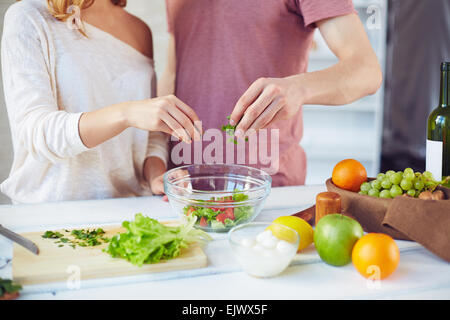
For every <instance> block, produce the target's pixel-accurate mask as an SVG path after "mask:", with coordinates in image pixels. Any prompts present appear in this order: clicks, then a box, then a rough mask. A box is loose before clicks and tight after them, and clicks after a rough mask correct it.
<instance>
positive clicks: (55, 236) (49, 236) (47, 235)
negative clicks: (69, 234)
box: [42, 231, 63, 239]
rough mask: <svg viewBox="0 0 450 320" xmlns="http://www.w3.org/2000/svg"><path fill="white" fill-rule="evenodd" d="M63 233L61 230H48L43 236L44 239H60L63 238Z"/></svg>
mask: <svg viewBox="0 0 450 320" xmlns="http://www.w3.org/2000/svg"><path fill="white" fill-rule="evenodd" d="M62 237H63V235H62V234H61V233H59V232H54V231H46V232H45V233H44V234H43V235H42V238H44V239H59V238H62Z"/></svg>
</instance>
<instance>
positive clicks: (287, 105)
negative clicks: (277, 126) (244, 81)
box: [230, 77, 303, 136]
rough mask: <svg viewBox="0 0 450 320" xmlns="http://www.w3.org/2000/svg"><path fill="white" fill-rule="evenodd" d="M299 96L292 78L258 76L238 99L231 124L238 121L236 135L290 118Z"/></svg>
mask: <svg viewBox="0 0 450 320" xmlns="http://www.w3.org/2000/svg"><path fill="white" fill-rule="evenodd" d="M302 96H303V94H302V90H299V87H298V86H297V83H296V80H295V78H294V77H288V78H280V79H277V78H260V79H258V80H256V81H255V82H254V83H253V84H252V85H251V86H250V87H249V88H248V90H247V91H246V92H245V93H244V94H243V95H242V97H241V98H240V99H239V101H238V102H237V104H236V106H235V108H234V110H233V113H232V114H231V117H230V124H232V125H234V124H237V127H236V135H237V136H245V134H246V132H247V131H248V130H249V129H254V130H259V129H263V128H266V127H267V126H269V125H270V124H272V123H274V122H276V121H278V120H285V119H290V118H292V117H293V116H294V115H295V114H296V113H297V111H298V109H299V107H300V106H301V105H302V100H303V99H302Z"/></svg>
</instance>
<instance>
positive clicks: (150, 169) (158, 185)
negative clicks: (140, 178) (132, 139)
mask: <svg viewBox="0 0 450 320" xmlns="http://www.w3.org/2000/svg"><path fill="white" fill-rule="evenodd" d="M166 169H167V168H166V164H165V163H164V162H163V161H162V160H161V159H160V158H158V157H149V158H147V159H146V160H145V162H144V178H145V180H147V182H148V185H149V187H150V190H151V191H152V193H153V194H156V195H161V194H164V180H163V177H164V172H166Z"/></svg>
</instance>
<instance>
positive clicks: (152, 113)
mask: <svg viewBox="0 0 450 320" xmlns="http://www.w3.org/2000/svg"><path fill="white" fill-rule="evenodd" d="M196 121H199V119H198V117H197V114H196V113H195V112H194V110H192V108H190V107H189V106H188V105H186V104H185V103H184V102H182V101H181V100H180V99H178V98H177V97H175V96H173V95H169V96H165V97H159V98H153V99H147V100H142V101H131V102H124V103H119V104H115V105H111V106H108V107H104V108H101V109H98V110H95V111H91V112H85V113H83V114H82V116H81V117H80V121H79V124H78V130H79V133H80V138H81V140H82V141H83V143H84V145H85V146H86V147H88V148H94V147H96V146H98V145H100V144H102V143H103V142H105V141H107V140H109V139H111V138H113V137H115V136H116V135H118V134H120V133H121V132H122V131H124V130H125V129H127V128H129V127H135V128H138V129H143V130H147V131H163V132H166V133H168V134H170V135H173V136H175V137H177V138H178V139H180V140H183V141H184V142H187V143H190V142H191V141H192V140H196V141H197V140H200V139H201V131H200V129H199V128H196V127H195V122H196Z"/></svg>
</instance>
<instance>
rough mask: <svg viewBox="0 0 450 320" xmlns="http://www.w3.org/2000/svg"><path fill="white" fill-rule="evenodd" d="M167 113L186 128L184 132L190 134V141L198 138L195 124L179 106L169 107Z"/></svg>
mask: <svg viewBox="0 0 450 320" xmlns="http://www.w3.org/2000/svg"><path fill="white" fill-rule="evenodd" d="M167 111H168V112H169V114H170V115H171V116H172V117H173V118H174V119H175V120H176V121H177V122H178V123H179V124H180V125H181V126H182V127H183V128H184V130H185V131H186V132H187V133H188V134H189V138H190V140H193V139H194V137H196V134H195V128H194V124H193V123H192V121H191V119H190V118H188V117H187V115H186V114H184V113H183V112H182V111H181V110H180V109H178V107H177V106H175V105H174V106H169V107H168V109H167Z"/></svg>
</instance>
